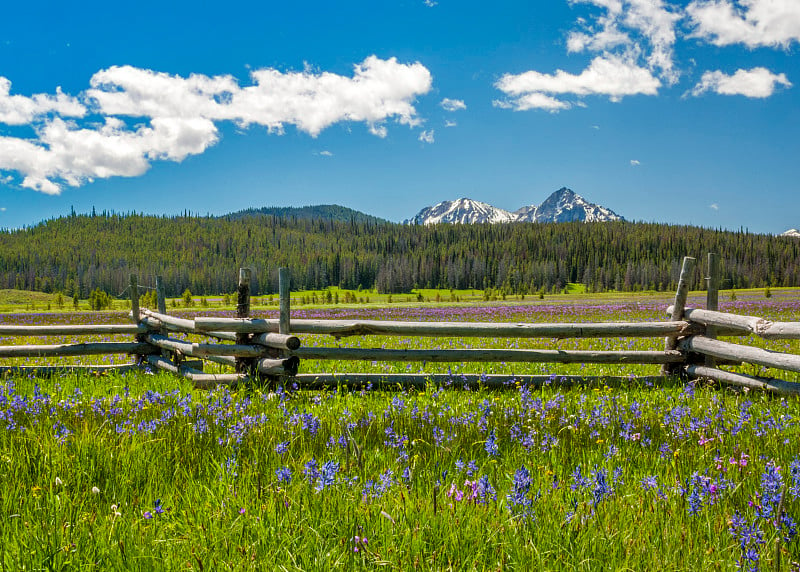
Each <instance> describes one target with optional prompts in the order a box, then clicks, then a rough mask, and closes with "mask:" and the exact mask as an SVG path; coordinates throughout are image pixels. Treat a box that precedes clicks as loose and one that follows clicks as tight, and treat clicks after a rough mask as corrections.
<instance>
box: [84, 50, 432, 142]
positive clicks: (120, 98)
mask: <svg viewBox="0 0 800 572" xmlns="http://www.w3.org/2000/svg"><path fill="white" fill-rule="evenodd" d="M251 78H252V80H253V83H254V85H251V86H248V87H244V88H240V87H239V86H238V84H237V83H236V81H235V79H234V78H232V77H230V76H216V77H207V76H203V75H191V76H189V77H188V78H182V77H179V76H170V75H167V74H164V73H157V72H153V71H151V70H140V69H137V68H132V67H130V66H122V67H112V68H109V69H108V70H104V71H102V72H98V73H97V74H95V75H94V77H92V87H93V89H90V90H89V91H88V92H87V95H88V96H89V97H90V98H92V99H93V100H95V101H96V102H97V103H98V106H99V108H100V110H101V112H102V113H105V114H110V115H128V116H149V117H183V116H186V115H189V116H200V117H205V118H208V119H212V120H230V121H235V122H236V123H238V124H239V125H240V126H242V127H247V126H249V125H251V124H256V125H262V126H264V127H266V128H267V129H269V131H270V132H273V133H283V130H284V125H285V124H291V125H295V126H296V127H297V128H298V129H300V130H301V131H305V132H307V133H309V134H310V135H311V136H314V137H315V136H317V135H318V134H319V133H320V132H321V131H322V130H323V129H325V128H327V127H329V126H330V125H332V124H334V123H337V122H340V121H359V122H361V121H363V122H365V123H367V124H368V125H369V126H370V129H371V131H372V132H373V133H376V134H382V133H384V130H383V129H381V125H380V124H381V123H382V122H384V121H385V120H386V119H388V118H390V117H393V118H395V120H396V121H397V122H398V123H403V124H406V125H410V126H414V125H417V124H418V120H417V118H416V110H415V109H414V106H413V101H414V99H416V97H417V96H419V95H422V94H424V93H427V92H428V91H429V90H430V87H431V75H430V72H429V71H428V70H427V69H426V68H425V67H424V66H423V65H422V64H420V63H415V64H410V65H409V64H401V63H398V62H397V60H396V59H395V58H390V59H388V60H381V59H379V58H377V57H375V56H370V57H368V58H367V59H366V60H364V61H363V62H362V63H360V64H357V65H356V66H355V69H354V75H353V77H352V78H349V77H345V76H342V75H337V74H333V73H329V72H323V73H320V74H314V73H311V72H310V71H303V72H286V73H283V72H280V71H278V70H275V69H260V70H255V71H253V72H252V73H251Z"/></svg>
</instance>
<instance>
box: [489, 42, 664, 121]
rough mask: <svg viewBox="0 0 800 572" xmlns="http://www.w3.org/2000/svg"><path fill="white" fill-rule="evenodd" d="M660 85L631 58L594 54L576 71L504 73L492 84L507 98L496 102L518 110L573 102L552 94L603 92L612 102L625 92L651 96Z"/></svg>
mask: <svg viewBox="0 0 800 572" xmlns="http://www.w3.org/2000/svg"><path fill="white" fill-rule="evenodd" d="M660 86H661V82H660V81H659V80H658V78H656V77H655V76H654V75H653V74H652V73H651V72H650V70H648V69H646V68H643V67H640V66H638V65H637V64H636V63H635V62H634V61H632V60H631V59H630V58H627V57H622V56H614V55H606V56H598V57H596V58H595V59H594V60H592V62H591V63H590V64H589V67H588V68H586V69H585V70H583V71H582V72H581V73H579V74H571V73H569V72H566V71H564V70H557V71H556V73H554V74H544V73H540V72H537V71H528V72H525V73H522V74H518V75H512V74H506V75H504V76H503V77H501V78H500V79H499V80H498V81H497V82H496V83H495V87H497V89H499V90H500V91H502V92H503V93H505V94H506V95H507V96H508V99H507V100H505V101H497V102H495V105H497V106H499V107H510V108H512V109H515V110H517V111H524V110H528V109H545V110H548V111H560V110H562V109H569V108H570V107H572V105H573V104H572V103H570V102H567V101H564V100H563V99H558V98H556V97H554V96H555V95H564V94H572V95H577V96H586V95H606V96H608V97H609V98H610V99H611V100H612V101H620V100H621V99H622V98H623V97H624V96H626V95H636V94H646V95H654V94H656V93H657V92H658V88H659V87H660Z"/></svg>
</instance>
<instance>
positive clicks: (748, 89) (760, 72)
mask: <svg viewBox="0 0 800 572" xmlns="http://www.w3.org/2000/svg"><path fill="white" fill-rule="evenodd" d="M778 85H782V86H784V87H791V86H792V84H791V82H789V80H788V79H787V78H786V74H782V73H781V74H775V73H772V72H771V71H769V70H768V69H767V68H761V67H758V68H753V69H750V70H742V69H740V70H737V71H736V73H734V74H733V75H727V74H725V73H723V72H721V71H718V70H717V71H707V72H705V73H704V74H703V76H702V77H701V78H700V82H699V83H698V84H697V85H696V86H694V89H692V91H691V94H692V95H694V96H699V95H702V94H704V93H706V92H709V91H711V92H714V93H718V94H720V95H744V96H745V97H751V98H764V97H769V96H771V95H772V94H773V93H774V92H775V89H776V88H777V86H778Z"/></svg>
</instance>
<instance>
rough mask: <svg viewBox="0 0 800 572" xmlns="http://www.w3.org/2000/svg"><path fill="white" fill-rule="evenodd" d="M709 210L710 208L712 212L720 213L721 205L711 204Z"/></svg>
mask: <svg viewBox="0 0 800 572" xmlns="http://www.w3.org/2000/svg"><path fill="white" fill-rule="evenodd" d="M708 208H710V209H711V210H712V211H718V210H719V205H718V204H717V203H711V204H710V205H708Z"/></svg>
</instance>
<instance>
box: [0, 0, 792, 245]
mask: <svg viewBox="0 0 800 572" xmlns="http://www.w3.org/2000/svg"><path fill="white" fill-rule="evenodd" d="M3 12H4V13H3V18H2V20H1V21H0V227H6V228H15V227H20V226H24V225H32V224H35V223H36V222H38V221H39V220H42V219H44V218H50V217H56V216H60V215H65V214H68V213H69V212H70V209H71V208H74V209H75V210H76V211H77V212H88V211H91V209H92V207H94V208H96V209H97V210H98V211H102V210H108V211H110V210H114V211H116V212H129V211H137V212H145V213H154V214H173V213H179V212H183V210H184V209H188V210H190V211H192V212H196V213H201V214H205V213H211V214H222V213H226V212H231V211H235V210H239V209H243V208H248V207H260V206H273V205H274V206H303V205H310V204H329V203H337V204H341V205H345V206H348V207H351V208H355V209H358V210H361V211H363V212H366V213H369V214H373V215H376V216H380V217H384V218H387V219H390V220H395V221H399V220H402V219H405V218H410V217H411V216H413V215H414V214H415V213H416V212H417V211H419V210H420V209H421V208H423V207H425V206H429V205H432V204H435V203H437V202H440V201H443V200H450V199H456V198H459V197H463V196H466V197H469V198H472V199H475V200H479V201H484V202H488V203H491V204H493V205H495V206H497V207H501V208H504V209H508V210H516V209H517V208H519V207H521V206H524V205H530V204H538V203H540V202H541V201H543V200H544V199H545V198H546V197H547V196H548V195H549V194H550V193H551V192H553V191H554V190H556V189H558V188H560V187H562V186H568V187H570V188H572V189H573V190H574V191H575V192H577V193H578V194H580V195H582V196H584V197H585V198H587V199H588V200H590V201H592V202H596V203H599V204H602V205H604V206H607V207H609V208H611V209H613V210H615V211H616V212H618V213H619V214H621V215H623V216H625V217H626V218H627V219H629V220H639V221H655V222H667V223H678V224H695V225H701V226H706V227H713V228H717V227H721V228H729V229H739V228H748V229H749V230H751V231H754V232H763V233H780V232H782V231H784V230H786V229H788V228H791V227H800V185H798V181H800V160H798V159H797V157H800V143H798V134H800V96H798V94H799V93H800V65H798V48H799V46H800V2H798V1H797V0H692V1H684V2H664V1H662V0H581V1H578V0H575V1H570V0H547V1H543V0H542V1H530V0H527V1H519V2H517V1H510V2H502V1H501V2H496V3H492V4H488V3H486V2H474V1H472V0H459V1H458V2H455V1H451V0H439V1H438V2H434V1H432V0H427V1H425V0H403V1H385V2H381V1H377V2H376V1H374V0H372V1H363V2H362V1H359V0H353V1H348V2H315V1H310V2H305V3H285V2H281V3H277V2H271V1H264V2H258V3H238V2H232V1H229V2H225V3H219V2H213V3H212V2H198V1H194V2H187V3H180V2H159V3H155V2H146V1H145V2H137V3H134V4H131V3H108V2H97V3H92V2H86V3H81V4H80V8H75V7H73V6H71V5H69V3H63V2H59V3H55V2H51V3H47V2H46V3H45V9H43V6H42V4H39V3H13V4H11V5H9V6H6V7H4V10H3Z"/></svg>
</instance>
